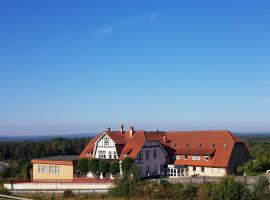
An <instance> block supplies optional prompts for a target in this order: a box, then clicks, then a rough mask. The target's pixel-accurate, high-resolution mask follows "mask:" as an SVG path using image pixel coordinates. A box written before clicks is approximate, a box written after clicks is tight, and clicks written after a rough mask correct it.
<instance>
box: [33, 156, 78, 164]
mask: <svg viewBox="0 0 270 200" xmlns="http://www.w3.org/2000/svg"><path fill="white" fill-rule="evenodd" d="M77 160H79V156H78V155H67V156H50V157H43V158H35V159H33V160H32V163H33V164H55V165H73V162H74V161H77Z"/></svg>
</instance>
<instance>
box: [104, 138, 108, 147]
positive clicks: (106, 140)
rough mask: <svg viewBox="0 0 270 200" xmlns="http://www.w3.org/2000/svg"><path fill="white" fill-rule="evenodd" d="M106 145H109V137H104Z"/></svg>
mask: <svg viewBox="0 0 270 200" xmlns="http://www.w3.org/2000/svg"><path fill="white" fill-rule="evenodd" d="M104 146H109V138H107V137H104Z"/></svg>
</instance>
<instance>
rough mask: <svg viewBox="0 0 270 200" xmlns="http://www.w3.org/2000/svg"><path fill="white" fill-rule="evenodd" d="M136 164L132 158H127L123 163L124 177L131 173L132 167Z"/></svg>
mask: <svg viewBox="0 0 270 200" xmlns="http://www.w3.org/2000/svg"><path fill="white" fill-rule="evenodd" d="M133 164H134V159H133V158H130V157H126V158H125V159H124V160H123V161H122V163H121V168H122V172H123V175H126V174H128V173H129V171H130V169H131V166H132V165H133Z"/></svg>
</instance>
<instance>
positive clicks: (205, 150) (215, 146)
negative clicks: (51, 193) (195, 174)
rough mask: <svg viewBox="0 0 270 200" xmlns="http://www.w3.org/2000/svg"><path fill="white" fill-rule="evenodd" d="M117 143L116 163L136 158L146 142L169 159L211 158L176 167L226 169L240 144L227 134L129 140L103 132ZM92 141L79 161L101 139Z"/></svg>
mask: <svg viewBox="0 0 270 200" xmlns="http://www.w3.org/2000/svg"><path fill="white" fill-rule="evenodd" d="M102 134H107V135H108V136H109V137H111V139H112V140H113V141H114V142H115V143H116V146H117V153H118V156H119V159H124V157H125V154H127V155H128V156H129V157H132V158H136V156H137V155H138V153H139V152H140V150H141V148H142V147H143V145H144V143H145V141H152V140H155V141H159V142H160V144H161V145H162V146H163V147H164V149H165V150H166V151H167V153H168V154H169V155H198V156H206V155H210V156H212V157H211V159H210V161H207V162H206V161H204V160H202V161H192V160H187V161H186V160H184V159H182V160H181V159H180V160H175V161H172V162H174V163H175V164H177V165H192V164H194V163H196V165H197V166H200V165H202V166H204V163H206V164H205V165H207V166H217V167H227V166H228V163H229V160H230V156H231V153H232V150H233V147H234V144H235V143H241V142H243V141H242V140H241V139H240V138H239V137H237V136H235V135H234V134H232V133H231V132H230V131H227V130H224V131H223V130H222V131H220V130H218V131H162V132H160V131H159V132H146V131H143V130H142V131H135V133H134V134H133V136H132V137H130V134H129V131H125V132H123V133H122V132H120V131H110V132H103V133H102ZM102 134H99V135H98V136H96V137H95V138H93V139H92V140H91V141H90V142H89V143H88V145H87V146H86V147H85V149H84V150H83V152H82V153H81V154H80V158H91V155H90V154H89V153H91V152H93V150H94V145H95V142H96V141H97V140H98V139H99V138H100V137H101V136H102Z"/></svg>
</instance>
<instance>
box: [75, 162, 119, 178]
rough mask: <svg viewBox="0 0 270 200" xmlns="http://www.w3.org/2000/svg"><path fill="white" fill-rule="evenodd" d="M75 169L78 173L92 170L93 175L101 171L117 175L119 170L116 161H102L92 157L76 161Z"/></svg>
mask: <svg viewBox="0 0 270 200" xmlns="http://www.w3.org/2000/svg"><path fill="white" fill-rule="evenodd" d="M77 170H78V172H79V173H80V174H83V175H85V174H87V173H88V172H92V174H94V175H98V174H100V173H102V174H103V175H105V174H106V173H111V174H112V175H114V176H115V175H117V174H118V173H119V172H120V167H119V162H118V161H112V162H109V161H104V160H98V159H96V158H93V159H91V160H88V159H87V158H83V159H80V160H79V162H78V166H77Z"/></svg>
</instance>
